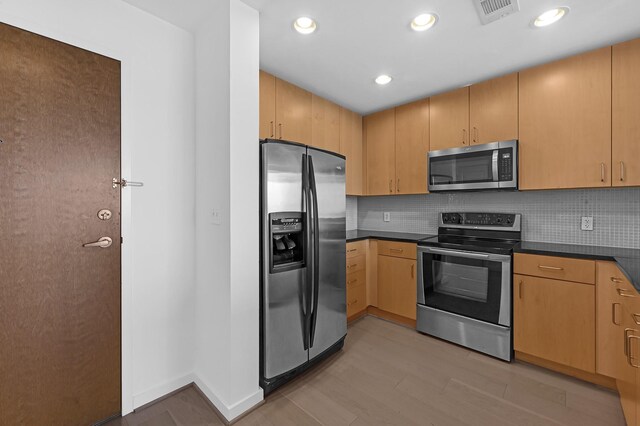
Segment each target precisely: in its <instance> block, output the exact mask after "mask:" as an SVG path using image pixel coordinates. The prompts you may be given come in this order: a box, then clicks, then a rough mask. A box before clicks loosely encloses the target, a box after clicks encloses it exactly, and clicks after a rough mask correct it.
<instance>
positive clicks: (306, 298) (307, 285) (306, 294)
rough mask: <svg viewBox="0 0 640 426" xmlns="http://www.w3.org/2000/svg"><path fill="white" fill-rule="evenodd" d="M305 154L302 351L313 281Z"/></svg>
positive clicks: (306, 346) (306, 340)
mask: <svg viewBox="0 0 640 426" xmlns="http://www.w3.org/2000/svg"><path fill="white" fill-rule="evenodd" d="M308 162H309V161H308V156H307V154H302V200H303V202H304V227H305V229H304V234H305V236H304V241H305V254H304V257H305V262H306V266H307V273H306V276H305V277H304V281H305V282H304V289H303V291H302V313H303V315H304V336H303V339H304V349H305V350H308V349H309V325H310V321H311V280H312V279H313V275H312V270H311V265H310V262H309V254H310V253H311V221H310V218H309V205H310V200H311V196H310V194H309V171H308V169H309V166H308Z"/></svg>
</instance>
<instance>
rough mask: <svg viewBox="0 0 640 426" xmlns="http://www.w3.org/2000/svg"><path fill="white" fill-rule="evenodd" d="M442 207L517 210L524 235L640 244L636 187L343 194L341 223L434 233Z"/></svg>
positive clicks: (560, 240) (570, 241) (572, 241)
mask: <svg viewBox="0 0 640 426" xmlns="http://www.w3.org/2000/svg"><path fill="white" fill-rule="evenodd" d="M444 211H460V212H470V211H477V212H504V213H521V214H522V216H523V223H522V226H523V228H522V237H523V239H524V240H526V241H542V242H555V243H567V244H586V245H600V246H615V247H628V248H636V249H640V188H621V189H579V190H555V191H522V192H469V193H454V194H429V195H397V196H386V197H347V229H356V228H358V229H367V230H379V231H396V232H414V233H422V234H435V233H437V230H438V213H440V212H444ZM383 212H389V213H390V214H391V221H390V222H384V221H383ZM582 216H592V217H593V222H594V229H593V231H582V230H580V220H581V217H582ZM356 218H357V220H356Z"/></svg>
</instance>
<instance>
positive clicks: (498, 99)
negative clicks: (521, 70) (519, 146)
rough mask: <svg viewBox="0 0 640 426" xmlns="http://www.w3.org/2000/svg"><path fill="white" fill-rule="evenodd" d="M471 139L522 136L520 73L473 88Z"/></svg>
mask: <svg viewBox="0 0 640 426" xmlns="http://www.w3.org/2000/svg"><path fill="white" fill-rule="evenodd" d="M469 131H470V132H471V143H472V144H481V143H489V142H497V141H506V140H512V139H518V74H517V73H514V74H509V75H505V76H503V77H499V78H494V79H492V80H488V81H484V82H482V83H478V84H474V85H472V86H471V87H470V88H469Z"/></svg>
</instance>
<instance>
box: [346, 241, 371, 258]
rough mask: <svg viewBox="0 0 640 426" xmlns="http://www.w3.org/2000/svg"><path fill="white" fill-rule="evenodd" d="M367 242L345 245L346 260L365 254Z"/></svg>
mask: <svg viewBox="0 0 640 426" xmlns="http://www.w3.org/2000/svg"><path fill="white" fill-rule="evenodd" d="M366 249H367V240H363V241H356V242H353V243H347V259H351V258H352V257H356V256H360V255H362V254H366Z"/></svg>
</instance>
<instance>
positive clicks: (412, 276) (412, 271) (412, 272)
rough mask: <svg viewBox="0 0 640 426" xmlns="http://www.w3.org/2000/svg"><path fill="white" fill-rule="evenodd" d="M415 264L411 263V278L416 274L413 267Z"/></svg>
mask: <svg viewBox="0 0 640 426" xmlns="http://www.w3.org/2000/svg"><path fill="white" fill-rule="evenodd" d="M414 267H415V265H414V264H411V278H415V276H414V275H413V269H414Z"/></svg>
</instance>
